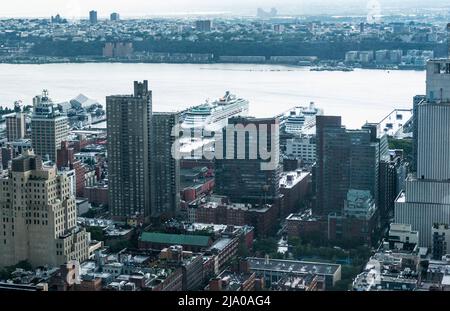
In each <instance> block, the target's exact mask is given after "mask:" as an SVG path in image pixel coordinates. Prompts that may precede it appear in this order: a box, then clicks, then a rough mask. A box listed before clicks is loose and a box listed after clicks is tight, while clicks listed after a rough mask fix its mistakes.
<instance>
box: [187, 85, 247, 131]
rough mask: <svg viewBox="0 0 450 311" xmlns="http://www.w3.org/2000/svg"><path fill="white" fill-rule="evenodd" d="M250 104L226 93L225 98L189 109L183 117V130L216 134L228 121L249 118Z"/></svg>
mask: <svg viewBox="0 0 450 311" xmlns="http://www.w3.org/2000/svg"><path fill="white" fill-rule="evenodd" d="M248 111H249V102H248V100H246V99H243V98H239V97H237V96H236V95H233V94H231V93H230V92H228V91H227V92H226V93H225V96H223V97H221V98H219V99H218V100H215V101H213V102H210V101H208V100H207V101H206V102H205V103H204V104H201V105H199V106H195V107H193V108H190V109H188V110H187V111H185V112H184V113H183V115H182V123H181V128H182V129H184V130H192V131H200V132H202V133H203V132H204V131H208V132H216V131H218V130H221V129H222V128H223V127H225V126H226V125H227V124H228V119H229V118H231V117H235V116H247V115H248Z"/></svg>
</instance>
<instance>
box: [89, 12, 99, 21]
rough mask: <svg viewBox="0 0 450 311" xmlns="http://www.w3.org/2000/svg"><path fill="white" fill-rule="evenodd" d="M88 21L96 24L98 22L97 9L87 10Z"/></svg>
mask: <svg viewBox="0 0 450 311" xmlns="http://www.w3.org/2000/svg"><path fill="white" fill-rule="evenodd" d="M89 22H90V23H91V24H97V22H98V17H97V11H90V12H89Z"/></svg>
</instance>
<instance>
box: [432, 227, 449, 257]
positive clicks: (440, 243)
mask: <svg viewBox="0 0 450 311" xmlns="http://www.w3.org/2000/svg"><path fill="white" fill-rule="evenodd" d="M431 237H432V244H431V254H432V256H433V259H435V260H442V257H443V256H445V255H447V254H449V253H450V228H449V226H448V224H437V223H436V224H433V227H432V228H431Z"/></svg>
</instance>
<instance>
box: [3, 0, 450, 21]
mask: <svg viewBox="0 0 450 311" xmlns="http://www.w3.org/2000/svg"><path fill="white" fill-rule="evenodd" d="M344 2H345V4H346V5H340V6H339V7H334V5H333V4H334V2H333V1H331V0H317V1H311V0H281V1H280V0H259V1H257V0H246V1H244V2H242V1H237V0H229V1H226V3H211V1H207V0H183V1H180V0H167V1H162V0H155V1H151V2H146V1H142V0H130V1H127V2H126V3H124V1H121V0H111V1H107V2H106V1H104V0H93V1H90V2H89V3H86V2H83V1H79V0H38V1H33V4H31V5H30V4H29V1H26V0H17V1H15V2H2V3H0V18H19V17H40V18H41V17H50V16H51V15H56V14H58V13H59V14H61V15H62V16H64V17H67V18H73V19H76V18H86V17H87V15H88V12H89V11H90V10H97V11H98V13H99V17H100V18H107V17H109V14H110V13H113V12H117V13H119V14H121V16H123V17H124V18H131V17H145V16H155V15H156V16H158V15H169V16H170V15H216V14H222V15H246V16H248V15H255V14H256V9H257V8H263V9H265V10H268V9H270V8H272V7H276V8H277V9H278V12H279V14H280V15H286V14H292V15H314V14H352V15H353V14H365V13H368V11H369V9H368V7H369V6H371V5H373V4H374V3H375V4H376V5H378V4H379V6H380V7H381V14H383V13H386V14H387V12H391V11H393V10H394V11H396V10H399V9H402V8H409V9H410V10H411V9H412V10H414V9H418V8H433V7H435V8H437V7H443V6H445V7H448V6H449V5H448V3H446V2H445V1H443V0H434V1H427V3H426V4H423V3H422V2H421V1H418V0H403V1H399V0H397V1H388V0H344ZM174 8H176V9H174ZM383 11H385V12H383Z"/></svg>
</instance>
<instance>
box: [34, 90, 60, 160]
mask: <svg viewBox="0 0 450 311" xmlns="http://www.w3.org/2000/svg"><path fill="white" fill-rule="evenodd" d="M33 106H34V107H33V115H32V117H31V130H32V131H31V141H32V144H33V150H34V152H35V153H36V155H39V156H41V157H42V159H43V160H47V159H48V160H50V161H52V162H54V163H55V162H56V158H57V151H58V149H59V148H60V146H61V142H62V141H65V140H67V136H68V134H69V126H68V120H67V117H66V116H64V115H63V114H62V113H61V112H60V111H59V110H58V106H57V105H56V104H54V103H53V102H52V101H51V99H50V98H49V97H48V92H47V91H45V90H44V92H43V95H42V96H36V97H35V98H34V99H33Z"/></svg>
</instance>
